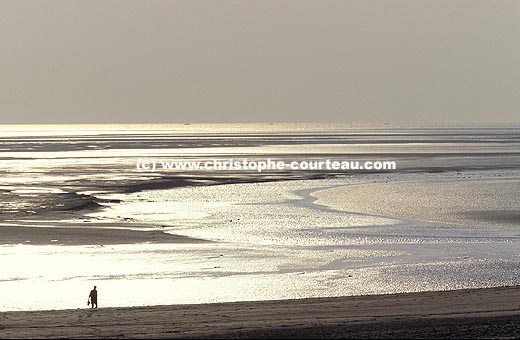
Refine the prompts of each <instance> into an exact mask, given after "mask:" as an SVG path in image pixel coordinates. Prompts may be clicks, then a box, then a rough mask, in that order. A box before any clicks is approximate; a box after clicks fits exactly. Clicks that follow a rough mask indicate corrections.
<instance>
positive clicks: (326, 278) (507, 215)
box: [0, 124, 520, 310]
mask: <svg viewBox="0 0 520 340" xmlns="http://www.w3.org/2000/svg"><path fill="white" fill-rule="evenodd" d="M0 136H1V137H0V158H1V161H2V167H1V168H0V172H1V176H0V191H1V194H2V211H1V215H0V244H1V245H0V259H1V263H2V271H1V272H0V309H1V310H27V309H63V308H83V307H86V297H87V296H88V292H89V290H90V289H91V286H93V285H97V286H98V289H99V291H100V306H134V305H154V304H173V303H203V302H220V301H239V300H264V299H285V298H302V297H319V296H343V295H358V294H375V293H392V292H405V291H425V290H445V289H457V288H466V287H487V286H502V285H516V284H520V279H519V277H520V275H519V274H520V253H519V252H518V249H520V248H519V245H520V213H519V211H520V206H519V205H520V203H519V202H520V201H519V200H518V199H517V198H518V197H519V196H518V194H519V193H520V184H519V183H520V181H519V179H520V171H519V168H520V147H519V146H520V129H519V128H515V127H492V128H491V127H457V128H450V127H436V128H417V127H408V128H396V127H385V126H381V127H363V126H357V127H352V126H347V125H332V124H329V125H323V124H321V125H316V124H278V125H270V124H249V125H248V124H242V125H240V124H227V125H225V124H221V125H218V124H217V125H160V126H159V125H140V126H136V125H124V126H123V125H112V126H108V125H102V126H41V125H40V126H3V127H2V128H1V129H0ZM231 158H232V159H249V160H255V159H256V160H262V159H266V158H269V159H274V160H284V161H287V162H289V161H292V160H298V161H301V160H323V159H332V160H338V161H343V160H359V161H365V160H370V161H374V160H394V161H396V162H397V165H398V169H397V170H392V171H388V172H380V173H371V172H344V171H343V172H342V171H321V172H319V171H318V172H316V171H269V172H265V173H257V172H254V171H251V172H246V171H227V172H207V171H157V172H153V173H152V172H139V171H137V170H136V161H137V160H138V159H157V160H201V161H204V160H207V159H231ZM7 226H9V227H10V228H6V227H7ZM13 227H16V228H29V227H38V228H46V229H45V231H46V232H47V231H48V233H47V234H45V235H47V236H46V237H43V238H42V237H38V238H36V237H34V238H32V237H27V238H28V239H27V240H21V239H19V238H16V237H14V238H13V237H12V233H13ZM53 228H55V229H54V230H57V229H56V228H92V229H94V230H98V228H120V229H133V230H160V231H163V232H166V233H171V234H175V235H183V236H187V237H191V238H197V239H203V240H207V241H211V242H206V243H181V244H161V243H160V242H159V243H140V242H137V243H133V244H128V242H127V243H124V242H123V243H121V244H102V242H103V240H102V239H101V240H99V244H97V243H96V242H88V244H81V242H74V234H67V235H68V236H67V238H65V239H64V238H63V237H61V236H57V235H58V233H57V232H56V233H53ZM20 230H21V229H20ZM2 235H3V237H2ZM60 235H61V234H60ZM2 240H3V241H2ZM12 240H16V241H12ZM42 292H44V293H42Z"/></svg>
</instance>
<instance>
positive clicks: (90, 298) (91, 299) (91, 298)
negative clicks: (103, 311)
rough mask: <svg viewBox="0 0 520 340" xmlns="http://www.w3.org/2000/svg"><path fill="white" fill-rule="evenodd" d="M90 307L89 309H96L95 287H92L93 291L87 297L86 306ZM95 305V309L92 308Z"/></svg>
mask: <svg viewBox="0 0 520 340" xmlns="http://www.w3.org/2000/svg"><path fill="white" fill-rule="evenodd" d="M88 305H92V306H91V308H97V290H96V286H94V289H92V290H91V291H90V294H89V295H88V300H87V306H88ZM94 305H96V307H94Z"/></svg>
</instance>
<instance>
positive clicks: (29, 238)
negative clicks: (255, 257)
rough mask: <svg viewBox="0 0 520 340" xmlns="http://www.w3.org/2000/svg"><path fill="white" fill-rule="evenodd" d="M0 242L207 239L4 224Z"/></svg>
mask: <svg viewBox="0 0 520 340" xmlns="http://www.w3.org/2000/svg"><path fill="white" fill-rule="evenodd" d="M0 238H1V241H0V244H2V245H5V244H7V245H15V244H28V245H50V244H52V245H68V246H78V245H87V246H90V245H96V246H103V245H115V244H138V243H162V244H166V243H168V244H171V243H183V244H186V243H203V242H208V241H204V240H199V239H194V238H190V237H186V236H181V235H172V234H168V233H165V232H163V231H160V230H130V229H121V228H120V229H116V228H106V227H103V228H93V227H89V228H78V227H30V226H1V225H0Z"/></svg>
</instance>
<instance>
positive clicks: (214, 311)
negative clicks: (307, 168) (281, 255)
mask: <svg viewBox="0 0 520 340" xmlns="http://www.w3.org/2000/svg"><path fill="white" fill-rule="evenodd" d="M100 305H101V307H100V308H99V309H95V310H92V309H87V308H85V309H76V310H54V311H25V312H24V311H21V312H20V311H16V312H2V313H0V329H1V333H0V338H24V337H37V338H63V337H69V338H89V337H96V338H99V337H103V338H144V337H148V338H149V337H153V338H176V337H179V338H275V337H281V338H296V337H300V338H303V337H306V338H338V337H342V338H356V337H372V338H374V337H387V338H399V337H404V338H410V337H422V338H435V337H438V338H448V337H450V338H511V339H513V338H518V336H519V335H520V286H511V287H497V288H480V289H462V290H452V291H437V292H420V293H401V294H387V295H366V296H352V297H337V298H312V299H299V300H277V301H254V302H231V303H215V304H199V305H165V306H149V307H130V308H128V307H125V308H103V307H102V306H103V305H102V300H100Z"/></svg>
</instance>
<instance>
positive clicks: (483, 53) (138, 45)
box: [0, 0, 520, 123]
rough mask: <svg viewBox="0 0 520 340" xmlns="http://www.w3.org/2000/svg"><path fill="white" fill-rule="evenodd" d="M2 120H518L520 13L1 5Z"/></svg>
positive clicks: (102, 0)
mask: <svg viewBox="0 0 520 340" xmlns="http://www.w3.org/2000/svg"><path fill="white" fill-rule="evenodd" d="M0 117H1V120H0V123H88V122H91V123H104V122H107V123H114V122H115V123H133V122H144V123H153V122H172V123H175V122H233V121H239V122H269V121H273V122H276V121H329V122H330V121H338V122H379V123H381V122H390V123H403V122H405V123H406V122H422V121H426V122H441V123H450V122H483V123H486V122H520V1H517V0H511V1H492V0H488V1H477V0H469V1H466V0H450V1H442V0H431V1H422V0H409V1H408V0H406V1H404V0H396V1H390V0H379V1H367V0H360V1H349V0H344V1H327V0H316V1H306V0H292V1H290V0H286V1H284V0H272V1H268V0H255V1H247V0H236V1H227V0H220V1H217V0H214V1H202V0H187V1H174V0H172V1H153V0H143V1H135V0H121V1H110V0H99V1H95V0H94V1H93V0H84V1H73V0H63V1H54V0H34V1H24V0H13V1H11V0H0Z"/></svg>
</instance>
